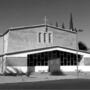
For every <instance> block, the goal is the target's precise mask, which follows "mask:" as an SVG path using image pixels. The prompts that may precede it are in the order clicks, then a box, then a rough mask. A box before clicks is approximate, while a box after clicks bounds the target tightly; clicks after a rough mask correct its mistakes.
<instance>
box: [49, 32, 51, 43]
mask: <svg viewBox="0 0 90 90" xmlns="http://www.w3.org/2000/svg"><path fill="white" fill-rule="evenodd" d="M49 43H51V33H49Z"/></svg>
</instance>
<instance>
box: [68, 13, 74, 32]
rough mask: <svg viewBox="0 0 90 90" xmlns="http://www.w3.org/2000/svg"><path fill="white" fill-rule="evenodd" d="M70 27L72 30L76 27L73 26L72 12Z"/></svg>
mask: <svg viewBox="0 0 90 90" xmlns="http://www.w3.org/2000/svg"><path fill="white" fill-rule="evenodd" d="M69 29H70V30H72V31H73V30H74V28H73V17H72V13H71V14H70V23H69Z"/></svg>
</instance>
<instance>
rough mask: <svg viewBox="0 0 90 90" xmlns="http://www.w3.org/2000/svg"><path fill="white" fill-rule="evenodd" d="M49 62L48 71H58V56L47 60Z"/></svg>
mask: <svg viewBox="0 0 90 90" xmlns="http://www.w3.org/2000/svg"><path fill="white" fill-rule="evenodd" d="M48 64H49V71H50V72H54V71H60V58H57V59H51V60H49V61H48Z"/></svg>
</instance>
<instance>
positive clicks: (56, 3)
mask: <svg viewBox="0 0 90 90" xmlns="http://www.w3.org/2000/svg"><path fill="white" fill-rule="evenodd" d="M70 13H72V15H73V22H74V27H75V28H77V29H83V32H80V33H79V34H78V40H79V41H83V43H85V44H86V46H87V47H88V48H90V39H89V38H90V0H0V33H4V32H5V31H6V30H7V29H8V28H11V27H18V26H32V25H38V24H43V23H44V17H45V16H46V17H47V20H48V21H47V23H49V24H53V25H55V23H56V22H58V24H59V25H60V26H61V25H62V23H63V22H64V24H65V28H67V29H68V28H69V21H70Z"/></svg>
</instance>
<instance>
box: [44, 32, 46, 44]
mask: <svg viewBox="0 0 90 90" xmlns="http://www.w3.org/2000/svg"><path fill="white" fill-rule="evenodd" d="M45 42H46V33H44V43H45Z"/></svg>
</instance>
